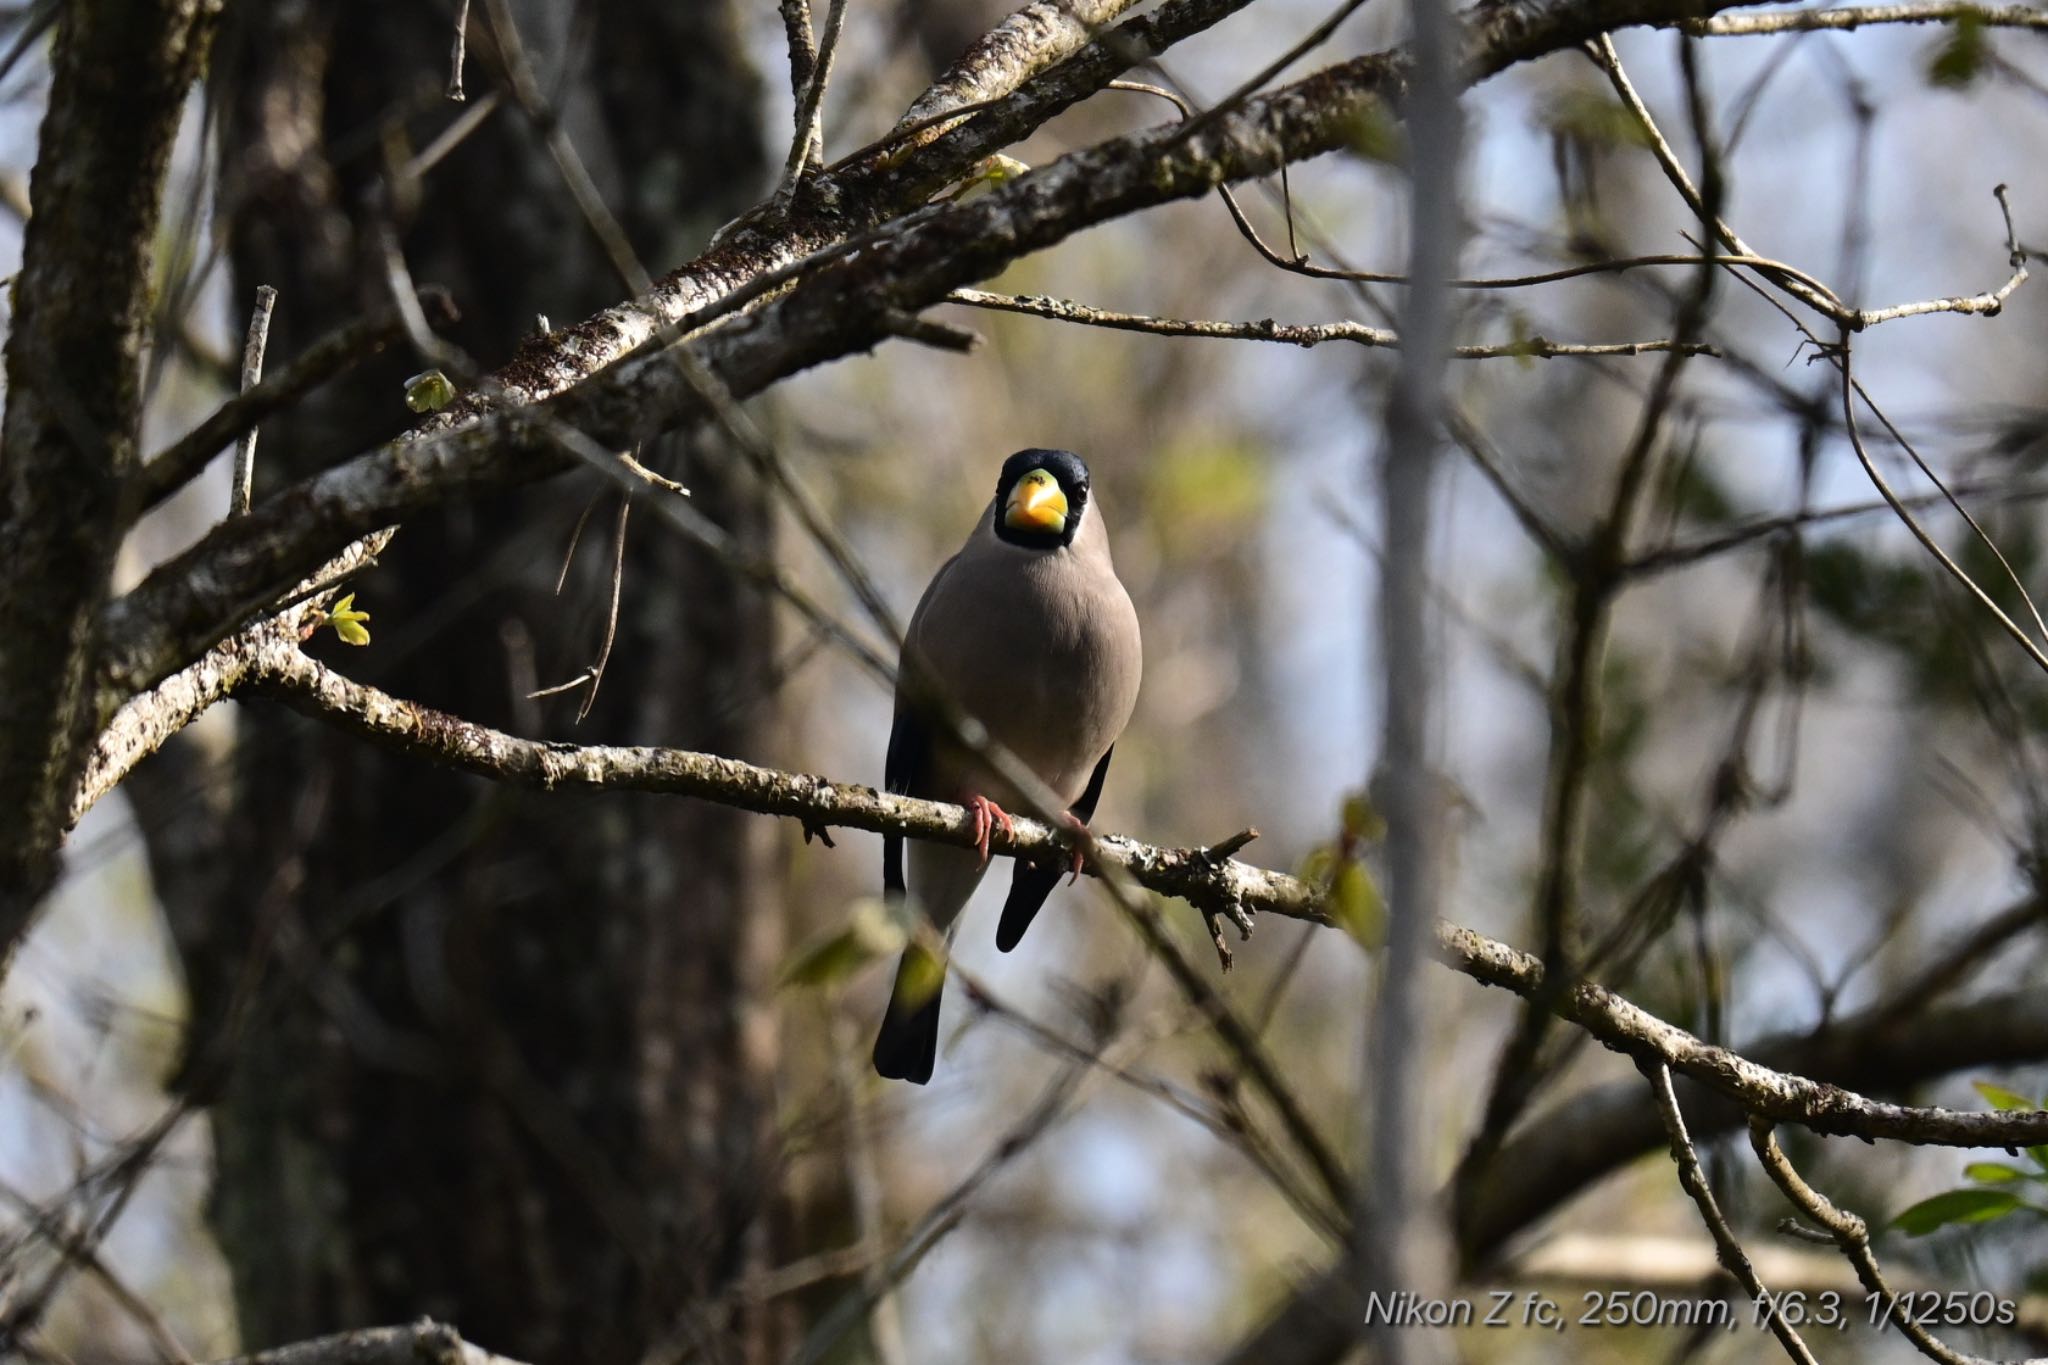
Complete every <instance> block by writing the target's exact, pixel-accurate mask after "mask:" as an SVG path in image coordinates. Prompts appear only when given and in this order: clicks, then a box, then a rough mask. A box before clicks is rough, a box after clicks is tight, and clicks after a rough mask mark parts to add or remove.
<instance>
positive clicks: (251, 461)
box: [228, 284, 277, 516]
mask: <svg viewBox="0 0 2048 1365" xmlns="http://www.w3.org/2000/svg"><path fill="white" fill-rule="evenodd" d="M276 306H277V291H276V290H275V289H273V288H271V287H270V286H269V285H267V284H259V285H257V286H256V308H255V311H254V312H252V313H251V314H250V315H249V339H248V341H247V342H246V343H245V344H244V345H243V347H242V396H243V397H245V398H246V397H247V396H248V393H249V390H251V389H253V388H255V387H256V386H257V385H258V384H260V383H262V382H263V350H264V348H265V347H266V346H268V345H269V344H270V312H271V309H273V308H275V307H276ZM255 483H256V424H255V423H253V422H252V423H250V424H249V426H248V427H247V428H246V429H244V431H243V432H242V436H241V439H240V440H239V441H237V442H236V443H235V481H234V486H233V489H232V496H231V497H230V498H229V500H228V510H229V511H230V512H232V513H233V514H234V515H236V516H241V515H243V514H245V513H247V512H248V510H249V501H250V491H251V489H253V488H254V486H255Z"/></svg>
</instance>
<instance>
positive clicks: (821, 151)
mask: <svg viewBox="0 0 2048 1365" xmlns="http://www.w3.org/2000/svg"><path fill="white" fill-rule="evenodd" d="M784 19H785V21H787V19H788V11H786V10H785V11H784ZM845 24H846V0H831V3H830V6H829V7H828V8H827V9H826V11H825V31H824V33H823V34H822V35H820V37H819V38H818V46H817V52H816V58H815V60H814V61H812V62H811V64H810V73H809V76H808V78H807V79H806V80H805V81H804V83H803V89H802V90H801V91H799V92H798V94H797V102H796V135H795V136H794V137H793V138H791V140H790V144H789V160H788V163H787V164H786V165H785V166H784V167H783V171H782V188H781V189H779V190H777V191H776V199H777V200H778V201H779V202H781V203H783V204H785V205H787V204H788V202H789V200H790V198H791V196H793V195H794V194H795V193H796V192H797V189H798V187H799V186H801V185H802V184H803V182H804V181H805V180H807V179H808V178H809V177H810V175H811V173H812V172H813V171H815V170H816V169H817V168H818V167H820V166H822V165H824V164H825V87H826V86H827V85H829V84H830V83H831V80H832V59H833V58H834V57H835V56H837V55H838V52H839V34H840V30H841V29H842V28H844V27H845ZM805 27H806V28H808V27H809V14H808V6H806V14H805ZM796 66H797V57H796V49H795V48H794V46H792V48H791V50H790V70H791V72H792V73H794V72H795V70H796Z"/></svg>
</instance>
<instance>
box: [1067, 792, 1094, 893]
mask: <svg viewBox="0 0 2048 1365" xmlns="http://www.w3.org/2000/svg"><path fill="white" fill-rule="evenodd" d="M1062 814H1063V815H1064V816H1065V818H1066V822H1067V824H1068V826H1069V827H1071V828H1072V829H1073V830H1074V832H1075V833H1076V834H1086V833H1087V832H1088V822H1087V821H1086V820H1083V819H1082V818H1081V817H1080V816H1078V815H1076V814H1074V813H1073V812H1072V811H1064V812H1062ZM1086 861H1087V859H1086V858H1085V857H1084V856H1083V855H1082V853H1081V845H1080V844H1078V843H1077V844H1075V845H1074V860H1073V862H1072V863H1071V864H1070V866H1071V867H1072V868H1073V875H1072V876H1070V877H1068V878H1067V885H1068V886H1072V885H1073V884H1074V883H1075V882H1078V881H1080V880H1081V865H1082V864H1083V863H1084V862H1086Z"/></svg>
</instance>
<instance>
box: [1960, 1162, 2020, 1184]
mask: <svg viewBox="0 0 2048 1365" xmlns="http://www.w3.org/2000/svg"><path fill="white" fill-rule="evenodd" d="M1963 1174H1964V1175H1966V1176H1968V1177H1969V1178H1970V1179H1972V1180H1974V1181H1976V1182H1977V1183H1978V1184H1980V1185H2005V1184H2009V1183H2011V1182H2012V1181H2015V1180H2025V1179H2026V1178H2027V1173H2026V1172H2025V1171H2023V1170H2021V1169H2020V1168H2019V1167H2017V1166H2008V1165H2006V1164H2005V1163H2004V1162H2003V1161H1973V1162H1971V1163H1970V1164H1969V1165H1967V1166H1965V1167H1963Z"/></svg>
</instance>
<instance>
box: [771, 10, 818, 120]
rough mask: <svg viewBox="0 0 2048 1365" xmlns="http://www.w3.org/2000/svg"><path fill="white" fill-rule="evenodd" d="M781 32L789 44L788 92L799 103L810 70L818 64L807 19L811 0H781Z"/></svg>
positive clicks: (814, 34) (814, 35) (815, 37)
mask: <svg viewBox="0 0 2048 1365" xmlns="http://www.w3.org/2000/svg"><path fill="white" fill-rule="evenodd" d="M777 8H779V9H780V10H781V11H782V32H783V36H784V38H785V40H786V41H787V43H788V45H789V93H790V97H791V98H792V99H794V100H796V101H797V103H798V104H799V105H801V104H802V103H803V98H804V87H805V86H807V85H809V84H810V83H811V72H812V71H813V70H815V69H816V68H817V65H818V34H817V31H816V29H815V27H814V26H813V25H812V23H811V0H781V3H780V4H779V5H778V6H777Z"/></svg>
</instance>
